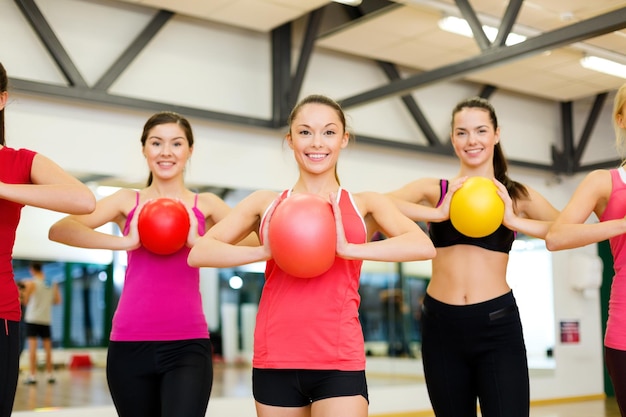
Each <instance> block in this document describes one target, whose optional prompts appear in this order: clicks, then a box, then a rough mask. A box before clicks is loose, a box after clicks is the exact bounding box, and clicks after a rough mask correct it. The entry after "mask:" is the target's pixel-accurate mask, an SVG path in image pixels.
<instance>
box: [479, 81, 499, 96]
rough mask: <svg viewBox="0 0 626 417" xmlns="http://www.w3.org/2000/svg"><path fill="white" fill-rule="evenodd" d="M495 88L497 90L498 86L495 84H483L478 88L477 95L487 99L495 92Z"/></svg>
mask: <svg viewBox="0 0 626 417" xmlns="http://www.w3.org/2000/svg"><path fill="white" fill-rule="evenodd" d="M496 90H498V87H496V86H495V85H491V84H486V85H484V86H483V88H482V90H480V93H478V96H479V97H482V98H484V99H487V100H489V98H490V97H491V95H492V94H493V93H495V92H496Z"/></svg>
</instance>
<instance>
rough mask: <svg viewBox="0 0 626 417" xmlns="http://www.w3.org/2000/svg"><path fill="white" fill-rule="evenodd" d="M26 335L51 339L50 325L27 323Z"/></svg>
mask: <svg viewBox="0 0 626 417" xmlns="http://www.w3.org/2000/svg"><path fill="white" fill-rule="evenodd" d="M26 337H40V338H42V339H50V325H48V324H35V323H26Z"/></svg>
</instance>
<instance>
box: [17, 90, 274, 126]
mask: <svg viewBox="0 0 626 417" xmlns="http://www.w3.org/2000/svg"><path fill="white" fill-rule="evenodd" d="M9 85H10V86H11V88H14V89H15V90H18V91H23V92H27V93H35V94H38V95H43V96H49V97H55V98H66V99H72V100H81V101H88V102H92V103H97V104H104V105H108V106H115V107H122V108H125V109H136V110H149V111H162V110H164V109H168V110H171V111H175V112H178V113H181V114H184V115H185V116H189V117H198V118H202V119H208V120H217V121H221V122H225V123H233V124H237V125H245V126H255V127H263V128H274V127H275V126H274V124H273V123H272V121H271V120H266V119H258V118H254V117H248V116H240V115H236V114H229V113H220V112H215V111H211V110H204V109H199V108H196V107H186V106H179V105H175V104H172V103H164V102H159V101H151V100H141V99H137V98H132V97H123V96H118V95H114V94H109V93H107V92H106V91H102V90H95V89H92V88H76V87H65V86H60V85H56V84H47V83H40V82H36V81H29V80H22V79H15V78H10V80H9Z"/></svg>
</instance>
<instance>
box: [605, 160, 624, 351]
mask: <svg viewBox="0 0 626 417" xmlns="http://www.w3.org/2000/svg"><path fill="white" fill-rule="evenodd" d="M625 178H626V171H625V170H624V168H623V167H622V168H619V169H612V170H611V180H612V183H613V185H612V190H611V197H610V198H609V201H608V203H607V206H606V209H605V210H604V213H602V216H601V218H600V221H607V220H615V219H622V218H624V216H625V215H626V183H625V180H624V179H625ZM609 244H610V246H611V253H612V254H613V268H614V270H615V275H614V276H613V283H612V284H611V295H610V299H609V318H608V321H607V325H606V334H605V335H604V345H605V346H607V347H609V348H612V349H618V350H626V268H624V266H626V251H624V249H625V246H626V234H623V235H619V236H615V237H614V238H611V239H609Z"/></svg>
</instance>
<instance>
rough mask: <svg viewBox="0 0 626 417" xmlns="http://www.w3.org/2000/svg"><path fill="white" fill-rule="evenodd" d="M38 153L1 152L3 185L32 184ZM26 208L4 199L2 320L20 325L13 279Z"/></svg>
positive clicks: (0, 207) (0, 219) (0, 209)
mask: <svg viewBox="0 0 626 417" xmlns="http://www.w3.org/2000/svg"><path fill="white" fill-rule="evenodd" d="M33 159H35V152H33V151H30V150H27V149H19V150H17V149H12V148H7V147H6V146H5V147H2V148H1V149H0V181H2V182H4V183H7V184H31V180H30V170H31V167H32V165H33ZM23 207H24V205H23V204H17V203H14V202H12V201H9V200H3V199H0V318H2V319H7V320H12V321H20V316H21V314H22V310H21V308H20V300H19V292H18V290H17V285H16V284H15V278H14V277H13V266H12V258H13V245H14V244H15V232H16V230H17V226H18V224H19V222H20V215H21V212H22V208H23Z"/></svg>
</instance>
